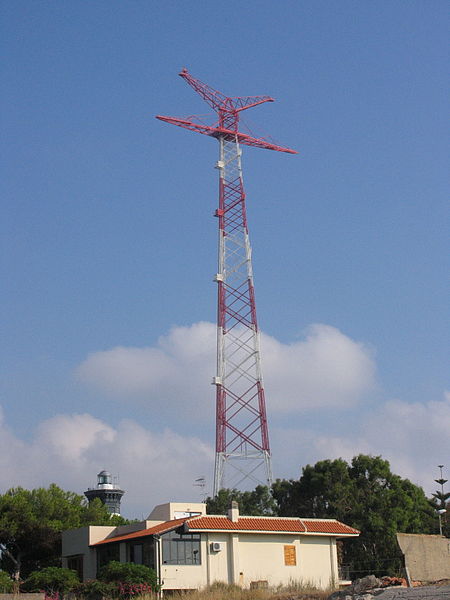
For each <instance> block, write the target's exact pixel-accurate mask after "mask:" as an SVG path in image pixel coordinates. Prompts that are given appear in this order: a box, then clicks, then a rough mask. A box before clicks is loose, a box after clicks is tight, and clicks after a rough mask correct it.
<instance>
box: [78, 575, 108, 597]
mask: <svg viewBox="0 0 450 600" xmlns="http://www.w3.org/2000/svg"><path fill="white" fill-rule="evenodd" d="M73 592H74V594H75V596H77V597H81V598H84V600H102V598H112V597H114V596H115V595H116V593H117V585H116V584H115V583H106V582H104V581H98V579H91V580H90V581H85V582H84V583H80V584H79V585H77V586H76V587H75V588H74V589H73Z"/></svg>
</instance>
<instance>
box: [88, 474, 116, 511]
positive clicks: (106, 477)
mask: <svg viewBox="0 0 450 600" xmlns="http://www.w3.org/2000/svg"><path fill="white" fill-rule="evenodd" d="M124 494H125V492H124V490H121V489H120V488H119V486H118V484H116V483H113V479H112V475H111V473H109V471H100V473H99V474H98V475H97V487H95V488H88V489H87V490H86V491H85V492H84V495H85V496H86V498H87V499H88V501H89V502H92V500H94V499H95V498H100V500H101V501H102V502H103V504H104V505H105V506H106V508H107V509H108V512H110V513H111V514H112V515H120V501H121V500H122V496H123V495H124Z"/></svg>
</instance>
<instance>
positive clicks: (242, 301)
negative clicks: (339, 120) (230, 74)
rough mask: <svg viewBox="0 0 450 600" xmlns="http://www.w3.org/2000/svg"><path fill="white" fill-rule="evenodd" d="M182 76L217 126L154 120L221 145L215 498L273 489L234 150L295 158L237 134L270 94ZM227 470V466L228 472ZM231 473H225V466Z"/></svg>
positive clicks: (248, 250)
mask: <svg viewBox="0 0 450 600" xmlns="http://www.w3.org/2000/svg"><path fill="white" fill-rule="evenodd" d="M180 76H181V77H182V78H183V79H184V80H185V81H186V82H187V83H188V84H189V85H190V86H191V87H193V88H194V90H195V91H196V92H197V93H198V94H199V95H200V96H201V97H202V98H203V100H205V102H206V103H207V104H209V106H211V107H212V108H213V109H214V110H215V111H216V112H217V116H218V122H217V123H216V124H215V125H213V126H209V125H204V124H203V123H199V122H194V121H193V120H192V117H189V118H187V119H179V118H175V117H163V116H158V117H157V119H160V120H161V121H166V122H167V123H172V124H173V125H178V126H179V127H184V128H185V129H189V130H191V131H197V132H198V133H203V134H205V135H209V136H211V137H214V138H216V139H217V140H218V141H219V160H218V162H217V164H216V167H217V169H218V170H219V207H218V209H217V210H216V213H215V216H216V217H218V221H219V259H218V271H217V274H216V276H215V281H216V282H217V287H218V309H217V374H216V376H215V377H214V379H213V383H214V384H215V386H216V463H215V472H214V495H217V493H218V491H219V490H220V489H221V488H223V487H229V488H235V487H239V486H241V485H242V484H244V486H245V484H248V483H252V484H255V483H256V484H259V483H264V484H265V485H270V484H271V483H272V468H271V455H270V446H269V435H268V429H267V417H266V403H265V399H264V387H263V381H262V375H261V361H260V350H259V331H258V323H257V320H256V306H255V294H254V288H253V271H252V260H251V247H250V240H249V235H248V226H247V215H246V209H245V192H244V185H243V179H242V167H241V153H242V152H241V149H240V145H241V144H243V145H246V146H256V147H257V148H266V149H268V150H276V151H278V152H289V153H291V154H296V152H295V150H290V149H289V148H282V147H281V146H277V145H275V144H272V143H271V142H269V141H267V140H265V139H264V138H255V137H252V136H250V135H247V134H245V133H242V132H240V131H238V125H239V114H240V113H241V112H242V111H243V110H246V109H248V108H252V107H253V106H257V105H258V104H262V103H264V102H273V98H270V97H269V96H246V97H240V98H229V97H227V96H225V95H224V94H222V93H221V92H218V91H216V90H214V89H213V88H211V87H209V86H208V85H206V84H205V83H202V82H201V81H199V80H198V79H195V78H194V77H192V75H191V74H190V73H188V71H187V70H186V69H183V70H182V71H181V73H180ZM226 467H227V468H226ZM228 467H229V468H228Z"/></svg>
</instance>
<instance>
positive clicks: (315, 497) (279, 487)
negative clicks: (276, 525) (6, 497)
mask: <svg viewBox="0 0 450 600" xmlns="http://www.w3.org/2000/svg"><path fill="white" fill-rule="evenodd" d="M272 491H273V496H274V498H275V500H276V502H277V504H278V510H279V514H280V515H281V516H303V517H316V518H336V519H338V520H340V521H343V522H344V523H346V524H347V525H350V526H352V527H355V528H356V529H359V530H360V531H361V534H360V536H359V537H358V538H357V539H353V540H348V543H346V544H345V545H344V562H345V563H348V564H350V565H351V568H352V576H356V577H361V576H363V575H365V574H369V573H374V574H376V575H384V574H395V573H396V572H398V570H399V568H400V567H401V558H400V552H399V548H398V545H397V540H396V536H395V534H396V533H397V532H402V533H428V532H431V531H432V528H433V515H432V511H431V510H430V506H429V503H428V501H427V498H426V496H425V493H424V491H423V490H422V488H420V487H418V486H415V485H414V484H412V483H411V482H410V481H409V480H408V479H402V478H401V477H399V476H398V475H395V474H393V473H392V472H391V470H390V466H389V463H388V461H386V460H383V459H382V458H381V457H380V456H376V457H373V456H366V455H362V454H360V455H359V456H356V457H354V458H353V460H352V462H351V464H347V463H346V462H345V461H344V460H343V459H336V460H324V461H319V462H318V463H316V464H315V465H314V466H311V465H307V466H306V467H304V469H303V472H302V476H301V477H300V479H299V480H298V481H292V480H291V481H285V480H284V481H280V480H277V481H276V482H275V483H274V485H273V490H272Z"/></svg>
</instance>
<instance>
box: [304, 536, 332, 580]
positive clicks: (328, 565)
mask: <svg viewBox="0 0 450 600" xmlns="http://www.w3.org/2000/svg"><path fill="white" fill-rule="evenodd" d="M299 562H300V579H301V580H302V581H303V582H305V583H313V584H314V585H315V586H317V587H320V588H327V587H328V586H333V585H334V584H335V583H336V582H337V553H336V541H335V540H334V539H332V538H329V537H327V536H324V537H322V536H320V537H319V536H314V537H313V536H311V537H308V536H301V537H300V561H299Z"/></svg>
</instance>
